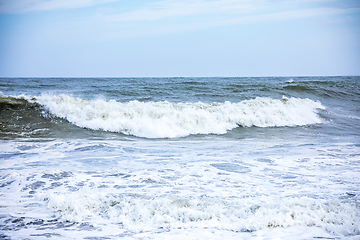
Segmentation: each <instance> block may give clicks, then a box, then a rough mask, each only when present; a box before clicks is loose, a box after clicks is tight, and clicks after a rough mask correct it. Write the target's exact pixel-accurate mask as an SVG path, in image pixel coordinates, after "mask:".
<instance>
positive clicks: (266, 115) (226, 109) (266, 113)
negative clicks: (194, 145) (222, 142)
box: [36, 95, 324, 138]
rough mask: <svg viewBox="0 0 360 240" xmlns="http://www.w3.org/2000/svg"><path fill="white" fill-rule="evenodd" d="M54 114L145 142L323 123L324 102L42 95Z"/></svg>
mask: <svg viewBox="0 0 360 240" xmlns="http://www.w3.org/2000/svg"><path fill="white" fill-rule="evenodd" d="M36 102H38V103H39V104H41V105H43V106H44V107H45V109H47V110H48V111H49V112H50V113H51V114H53V115H55V116H57V117H60V118H64V119H66V120H68V121H69V122H71V123H73V124H75V125H77V126H79V127H83V128H88V129H93V130H103V131H110V132H119V133H123V134H127V135H134V136H138V137H145V138H175V137H185V136H188V135H191V134H225V133H226V132H227V131H229V130H231V129H234V128H236V127H239V126H241V127H252V126H256V127H282V126H299V125H300V126H301V125H308V124H317V123H321V122H322V120H321V119H320V117H319V116H318V114H317V109H319V108H320V109H324V107H323V106H322V105H321V103H319V102H315V101H312V100H310V99H299V98H285V97H284V98H283V99H271V98H261V97H258V98H255V99H253V100H244V101H241V102H238V103H231V102H224V103H202V102H197V103H170V102H167V101H164V102H139V101H130V102H125V103H122V102H117V101H114V100H110V101H105V100H100V99H98V100H85V99H81V98H76V97H71V96H68V95H59V96H51V95H48V96H40V97H37V98H36Z"/></svg>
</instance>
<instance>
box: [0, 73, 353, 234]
mask: <svg viewBox="0 0 360 240" xmlns="http://www.w3.org/2000/svg"><path fill="white" fill-rule="evenodd" d="M359 120H360V77H292V78H290V77H282V78H275V77H270V78H80V79H75V78H65V79H62V78H34V79H33V78H19V79H17V78H11V79H8V78H2V79H0V124H1V125H0V238H3V239H184V238H185V239H224V238H225V239H360V177H359V176H360V121H359Z"/></svg>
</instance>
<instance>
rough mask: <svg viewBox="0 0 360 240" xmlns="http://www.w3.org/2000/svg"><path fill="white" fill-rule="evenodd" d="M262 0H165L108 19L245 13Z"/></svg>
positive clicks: (145, 18)
mask: <svg viewBox="0 0 360 240" xmlns="http://www.w3.org/2000/svg"><path fill="white" fill-rule="evenodd" d="M264 2H266V0H210V1H209V0H183V1H180V0H172V1H171V0H166V1H159V2H153V3H152V4H149V5H147V6H145V7H143V8H141V9H138V10H134V11H131V12H126V13H120V14H114V15H112V16H109V19H110V20H114V21H119V22H129V21H152V20H161V19H164V18H169V17H182V16H193V15H207V14H224V13H228V14H236V13H246V12H250V11H253V10H255V8H260V7H261V3H264Z"/></svg>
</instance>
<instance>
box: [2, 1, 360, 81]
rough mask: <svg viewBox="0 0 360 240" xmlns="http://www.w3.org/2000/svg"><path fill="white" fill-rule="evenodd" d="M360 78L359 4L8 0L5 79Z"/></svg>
mask: <svg viewBox="0 0 360 240" xmlns="http://www.w3.org/2000/svg"><path fill="white" fill-rule="evenodd" d="M304 75H360V1H359V0H183V1H180V0H150V1H144V0H127V1H126V0H103V1H101V0H0V76H2V77H143V76H145V77H164V76H238V77H242V76H304Z"/></svg>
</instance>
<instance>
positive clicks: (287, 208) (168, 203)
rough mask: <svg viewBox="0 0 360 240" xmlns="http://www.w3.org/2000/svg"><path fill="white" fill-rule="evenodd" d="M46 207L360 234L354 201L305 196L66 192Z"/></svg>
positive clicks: (133, 225) (137, 222)
mask: <svg viewBox="0 0 360 240" xmlns="http://www.w3.org/2000/svg"><path fill="white" fill-rule="evenodd" d="M48 207H49V208H50V209H53V210H54V211H56V212H57V213H58V214H60V217H62V218H63V220H66V221H84V220H85V221H86V220H92V221H94V220H95V219H98V221H99V220H100V221H109V223H113V224H119V223H120V224H122V225H123V226H124V227H125V228H126V229H129V230H131V231H135V232H142V231H151V230H154V229H158V228H167V229H179V228H182V229H192V228H200V229H207V228H216V229H222V230H229V231H240V232H244V231H245V232H248V231H258V230H263V229H267V228H276V227H285V228H286V227H293V226H298V227H304V226H312V227H320V228H322V229H324V230H326V231H328V232H331V233H334V234H337V235H343V236H349V235H357V234H360V222H359V216H358V213H357V209H356V207H355V206H353V205H351V204H346V203H341V202H340V201H328V200H322V199H312V198H307V197H301V198H275V197H258V198H242V199H236V200H234V199H232V200H224V199H218V198H210V197H206V196H202V197H197V198H189V197H180V196H174V195H171V196H170V195H168V196H161V197H157V198H151V199H149V198H146V197H144V196H121V195H112V194H102V195H101V194H96V193H70V194H66V195H52V196H50V197H49V202H48Z"/></svg>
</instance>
